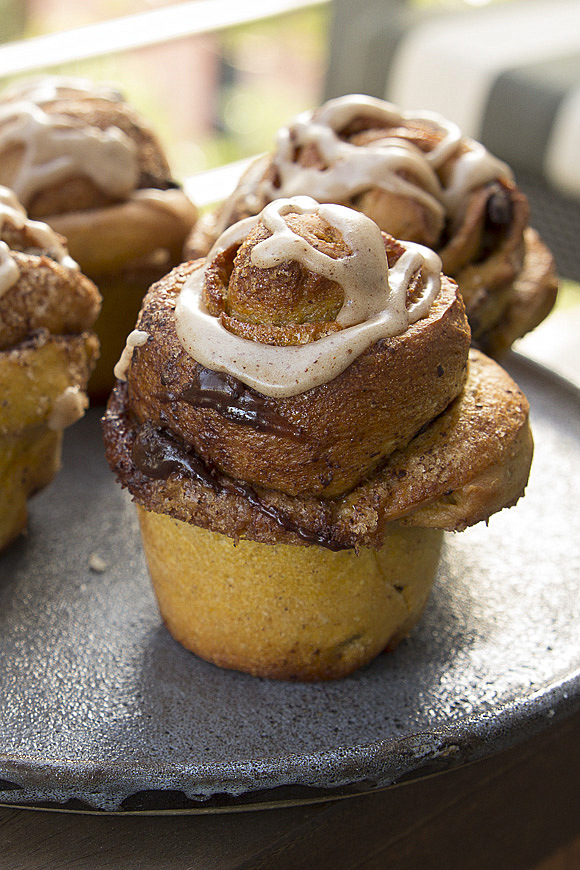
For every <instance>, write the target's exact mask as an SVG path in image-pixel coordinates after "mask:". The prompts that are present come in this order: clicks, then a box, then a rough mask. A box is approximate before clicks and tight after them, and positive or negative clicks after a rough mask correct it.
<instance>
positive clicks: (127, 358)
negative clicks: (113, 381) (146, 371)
mask: <svg viewBox="0 0 580 870" xmlns="http://www.w3.org/2000/svg"><path fill="white" fill-rule="evenodd" d="M148 338H149V333H148V332H144V331H143V330H142V329H134V330H133V331H132V332H130V333H129V335H128V336H127V342H126V344H125V347H124V349H123V353H122V354H121V356H120V358H119V362H118V363H117V364H116V365H115V368H114V369H113V372H114V375H115V377H116V378H117V380H119V381H126V380H127V369H128V368H129V365H130V363H131V360H132V359H133V351H134V350H135V348H136V347H143V345H144V344H145V342H146V341H147V339H148Z"/></svg>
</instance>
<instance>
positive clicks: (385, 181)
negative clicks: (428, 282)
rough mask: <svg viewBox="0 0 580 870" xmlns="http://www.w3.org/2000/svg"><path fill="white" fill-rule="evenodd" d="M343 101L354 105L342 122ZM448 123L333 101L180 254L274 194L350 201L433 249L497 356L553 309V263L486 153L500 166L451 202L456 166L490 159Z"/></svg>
mask: <svg viewBox="0 0 580 870" xmlns="http://www.w3.org/2000/svg"><path fill="white" fill-rule="evenodd" d="M357 99H358V100H359V102H360V105H359V106H358V108H356V101H357ZM341 100H344V101H345V103H344V107H341V106H340V103H341ZM349 100H351V101H353V105H354V106H355V108H353V109H352V110H350V109H349V110H347V111H346V112H345V114H344V119H343V120H341V114H342V113H343V112H344V109H345V108H347V109H348V104H349ZM367 104H368V105H367ZM452 127H453V125H450V124H449V123H448V122H446V121H445V119H442V118H440V119H430V118H429V117H428V116H427V117H425V118H421V117H414V116H411V115H410V114H409V113H401V114H399V110H397V109H396V107H393V106H390V104H388V103H383V102H382V101H369V100H368V98H365V97H361V98H357V97H345V98H340V99H339V100H335V101H332V100H331V101H329V102H328V103H326V104H324V105H323V106H321V107H320V108H319V109H317V110H315V111H313V112H312V113H304V115H301V116H298V117H297V118H296V119H294V121H293V122H291V123H290V124H289V125H288V127H287V128H282V130H281V131H280V132H279V137H278V144H277V147H276V149H275V150H274V151H273V152H272V153H271V154H268V155H264V156H262V157H260V158H258V159H257V160H256V161H255V162H254V163H253V164H252V165H250V167H249V168H248V170H247V171H246V173H245V174H244V176H243V177H242V179H241V180H240V183H239V185H238V187H237V188H236V190H235V191H234V192H233V193H232V195H231V196H230V197H229V198H228V199H227V200H226V201H225V202H224V203H223V204H222V206H220V207H219V208H218V209H217V211H216V213H214V214H213V215H208V216H204V218H203V219H202V220H201V221H200V222H199V223H198V226H197V227H196V228H194V230H193V231H192V233H191V235H190V238H189V240H188V242H187V243H186V246H185V255H186V256H190V257H192V258H195V257H199V256H204V255H205V254H206V253H207V251H208V249H209V247H210V246H211V243H212V241H213V240H214V239H215V237H216V235H217V234H219V233H220V232H221V231H222V230H223V229H224V228H225V227H226V226H229V225H231V224H232V223H235V222H236V221H237V220H240V219H242V218H244V217H247V216H249V215H251V214H255V213H257V212H259V211H260V210H261V209H262V208H263V207H264V205H265V204H266V202H268V201H270V200H271V199H272V198H274V197H278V196H288V195H295V194H299V193H307V194H309V195H311V196H314V197H315V198H317V199H319V200H320V201H324V202H337V203H341V204H343V205H348V206H350V207H351V208H355V209H358V210H360V211H362V212H364V213H365V214H367V215H368V216H369V217H370V218H371V219H372V220H374V221H375V222H376V223H377V224H378V225H379V226H380V228H381V229H382V230H384V231H385V232H387V233H391V234H392V235H393V236H395V237H396V238H399V239H405V240H409V241H416V242H420V243H421V244H425V245H427V246H429V247H431V248H433V249H434V250H436V251H437V252H438V253H439V255H440V256H441V259H442V264H443V272H444V273H445V274H446V275H448V276H450V277H452V278H454V279H455V280H456V281H457V282H458V284H459V287H460V290H461V293H462V294H463V297H464V300H465V305H466V310H467V315H468V318H469V322H470V326H471V330H472V335H473V339H474V343H476V344H477V346H479V347H481V348H482V349H483V350H485V351H487V352H489V353H493V354H498V353H501V352H502V351H503V350H505V349H506V347H509V343H511V342H513V341H514V340H515V339H516V338H518V337H521V336H522V335H524V334H525V333H526V332H528V331H529V330H531V329H533V328H534V327H535V326H536V325H537V324H538V322H540V320H541V319H542V318H543V317H545V316H546V315H547V313H549V311H550V310H551V308H552V306H553V304H554V301H555V297H556V287H557V281H556V273H555V264H554V261H553V258H552V257H551V254H550V252H549V251H548V249H547V248H546V246H545V245H544V244H543V242H542V241H541V240H540V239H539V238H538V237H537V236H536V237H535V239H534V241H533V242H531V236H530V234H529V232H527V229H528V223H529V206H528V203H527V200H526V197H525V196H524V195H523V193H522V192H521V191H520V190H519V189H518V187H517V185H516V184H515V182H514V181H513V179H512V178H511V177H510V172H509V169H508V168H507V167H504V168H503V169H502V165H501V164H500V163H499V161H494V158H493V157H492V156H491V155H489V161H490V165H491V166H492V167H493V166H494V165H495V163H497V164H498V168H497V172H495V170H494V169H493V168H492V169H491V171H490V172H488V173H487V174H482V176H481V180H480V181H479V182H478V180H477V179H478V175H477V173H475V175H474V180H473V183H470V184H467V185H466V187H465V189H464V190H463V191H462V193H461V196H456V195H455V191H454V188H455V187H456V186H457V179H458V178H461V177H462V176H463V171H464V170H463V169H461V170H460V171H459V170H458V166H459V164H460V163H462V165H463V166H465V167H468V165H469V161H471V160H473V161H474V163H477V161H478V160H480V159H484V160H485V159H487V158H486V156H485V154H483V157H482V152H484V151H485V149H483V148H482V147H481V146H480V145H479V144H478V143H476V142H474V141H473V140H470V139H469V138H468V137H462V136H460V134H459V131H457V138H456V140H455V139H454V135H455V133H454V131H453V130H452ZM322 129H323V130H324V135H323V136H319V135H318V134H319V132H320V130H322ZM305 131H308V132H305ZM448 143H449V144H448ZM442 148H443V151H441V149H442ZM378 152H380V153H378ZM438 153H441V154H442V157H441V158H439V157H436V156H435V155H437V154H438ZM375 158H376V160H377V163H376V164H374V167H373V168H372V171H369V167H370V166H371V164H372V161H373V160H375ZM333 159H334V160H335V163H332V162H331V161H332V160H333ZM349 166H350V167H351V171H350V172H349V171H348V167H349ZM469 171H470V170H469V168H467V170H466V172H467V173H469ZM333 172H334V173H335V177H336V184H334V185H333V184H331V183H330V179H331V177H332V173H333ZM365 173H366V174H365ZM317 184H319V185H320V189H317V187H316V185H317ZM450 192H451V194H452V195H449V194H450ZM538 248H541V249H542V258H543V260H544V261H545V262H547V261H549V262H548V263H547V265H548V268H545V269H544V270H542V272H541V273H536V278H535V282H534V284H533V285H532V283H531V282H530V280H529V276H530V265H529V261H530V260H531V261H534V260H535V259H537V256H536V251H537V249H538ZM532 268H533V267H532ZM522 273H525V274H526V276H527V278H526V282H527V293H526V298H527V300H528V302H529V309H528V310H526V308H525V307H524V306H522V304H521V296H520V295H519V293H518V291H517V289H516V286H515V285H516V282H518V281H519V279H520V275H522ZM538 318H539V319H538ZM506 322H507V323H508V324H509V325H508V326H507V328H504V324H505V323H506ZM508 335H509V343H508V344H506V341H507V340H508Z"/></svg>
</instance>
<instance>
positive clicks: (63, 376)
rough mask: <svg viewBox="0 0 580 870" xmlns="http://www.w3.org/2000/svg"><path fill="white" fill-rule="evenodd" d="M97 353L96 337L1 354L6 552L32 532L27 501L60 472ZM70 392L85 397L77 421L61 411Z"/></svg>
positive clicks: (32, 344) (50, 340)
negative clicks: (66, 430)
mask: <svg viewBox="0 0 580 870" xmlns="http://www.w3.org/2000/svg"><path fill="white" fill-rule="evenodd" d="M97 353H98V343H97V340H96V338H95V337H94V336H93V335H91V334H90V333H85V334H84V335H72V336H50V335H42V334H41V335H38V336H36V338H35V339H30V340H29V341H27V342H25V343H23V344H21V345H18V346H17V347H14V348H11V349H10V350H3V351H0V396H1V397H2V401H0V550H2V548H3V547H5V546H7V544H9V543H10V541H12V540H13V539H14V538H15V537H17V535H19V534H20V533H21V532H22V531H24V529H25V528H26V517H27V509H26V501H27V499H28V498H29V497H30V496H31V495H33V493H35V492H38V490H40V489H42V488H43V487H44V486H46V485H47V484H48V483H50V481H51V480H52V479H53V477H54V476H55V475H56V473H57V471H58V470H59V468H60V458H61V446H62V428H63V427H64V426H67V425H69V423H72V422H74V419H75V416H74V414H76V413H79V414H81V413H82V406H83V405H84V399H85V396H84V388H85V386H86V383H87V381H88V378H89V372H90V371H91V368H92V366H93V363H94V359H95V357H96V355H97ZM70 388H73V391H74V390H75V389H77V388H78V391H79V396H78V403H79V407H78V408H77V410H76V412H75V411H74V408H73V412H74V414H73V418H68V417H67V415H66V413H65V414H64V417H63V411H62V409H61V411H60V412H59V410H58V409H59V402H60V401H61V398H62V397H63V396H65V395H66V393H67V390H69V389H70ZM65 404H66V403H65Z"/></svg>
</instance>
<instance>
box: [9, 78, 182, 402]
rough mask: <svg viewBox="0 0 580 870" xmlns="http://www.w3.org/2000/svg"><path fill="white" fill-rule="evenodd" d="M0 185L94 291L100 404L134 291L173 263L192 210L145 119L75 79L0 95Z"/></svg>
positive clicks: (112, 94)
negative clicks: (57, 237) (56, 240)
mask: <svg viewBox="0 0 580 870" xmlns="http://www.w3.org/2000/svg"><path fill="white" fill-rule="evenodd" d="M0 183H1V184H5V185H7V186H9V187H11V188H12V189H13V190H14V191H15V193H16V194H17V196H18V197H19V199H20V201H21V202H22V204H23V205H24V206H25V207H26V208H27V210H28V213H29V214H30V216H31V217H32V218H36V219H42V220H43V221H46V222H47V223H48V224H50V226H51V227H52V228H53V229H55V230H56V231H57V232H58V233H59V234H61V235H62V236H64V237H65V238H66V239H67V243H68V247H69V250H70V253H71V256H72V257H73V258H74V259H75V260H76V261H77V262H78V263H79V265H80V267H81V269H82V270H83V272H84V273H85V274H87V275H89V276H90V277H91V278H92V279H93V280H94V281H95V283H96V284H97V285H98V287H99V289H100V291H101V293H102V295H103V310H102V314H101V317H100V320H99V323H98V333H99V336H100V339H101V348H102V352H101V358H100V361H99V365H98V367H97V369H96V372H95V374H94V375H93V378H92V380H91V386H90V391H91V395H92V396H94V397H95V398H98V399H104V398H105V397H106V395H108V392H109V390H110V388H111V386H112V383H113V375H112V369H113V366H114V364H115V361H116V359H117V358H118V355H119V353H120V351H121V349H122V347H123V344H124V340H125V337H126V334H127V332H128V330H129V329H130V328H131V325H132V324H133V323H134V322H135V318H136V316H137V313H138V311H139V307H140V304H141V301H142V298H143V295H144V293H145V291H146V289H147V288H148V287H149V285H150V284H151V283H152V281H155V280H157V279H158V278H159V277H161V276H162V275H163V274H165V273H166V272H167V271H168V270H169V269H170V268H172V267H173V266H174V265H175V264H176V263H178V262H179V261H180V259H181V250H182V246H183V241H184V239H185V237H186V235H187V233H188V232H189V231H190V230H191V227H192V225H193V224H194V222H195V219H196V209H195V207H194V205H193V204H192V203H191V201H190V200H189V199H188V198H187V197H186V196H185V194H184V193H183V191H182V190H180V189H179V187H178V185H177V184H176V182H175V181H174V180H173V179H172V178H171V173H170V169H169V166H168V164H167V160H166V158H165V155H164V153H163V150H162V147H161V145H160V143H159V141H158V139H157V137H156V136H155V135H154V133H153V132H152V130H151V129H150V127H149V125H148V124H147V122H146V121H145V120H144V119H143V118H142V117H141V116H140V115H139V114H138V113H137V112H136V111H135V110H134V109H133V108H132V107H131V106H130V105H129V104H128V103H127V102H125V100H124V99H123V97H122V95H121V94H119V93H118V92H117V91H116V90H114V89H113V88H111V87H108V86H106V85H101V84H96V83H92V82H88V81H86V80H84V79H67V78H60V77H46V78H41V79H33V80H26V81H24V82H21V83H18V84H16V85H13V86H11V87H9V88H7V89H6V90H5V91H4V92H3V93H2V94H1V95H0Z"/></svg>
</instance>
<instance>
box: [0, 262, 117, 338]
mask: <svg viewBox="0 0 580 870" xmlns="http://www.w3.org/2000/svg"><path fill="white" fill-rule="evenodd" d="M12 257H13V259H14V261H15V262H16V263H17V265H18V268H19V271H20V277H19V279H18V281H17V282H16V283H15V284H14V285H13V286H12V287H10V288H9V289H8V290H7V291H6V292H5V293H3V294H2V295H0V350H5V349H7V348H11V347H14V346H15V345H17V344H19V343H20V342H21V341H24V340H25V339H26V338H27V337H28V336H30V335H31V334H33V333H35V332H36V331H37V330H47V331H48V332H49V333H51V334H53V335H67V334H80V333H82V332H85V331H86V330H89V329H90V328H91V327H92V326H93V324H94V322H95V320H96V319H97V316H98V314H99V309H100V303H101V297H100V295H99V293H98V291H97V288H96V287H95V285H94V284H93V282H92V281H90V280H89V279H88V278H87V277H86V276H85V275H83V274H82V273H81V272H79V271H76V270H72V269H67V268H66V267H64V266H61V265H60V263H56V262H55V261H54V260H51V259H50V257H47V256H46V255H44V254H40V255H39V254H27V253H21V252H18V251H13V252H12Z"/></svg>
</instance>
